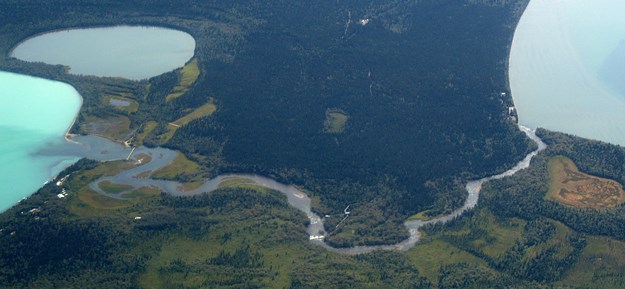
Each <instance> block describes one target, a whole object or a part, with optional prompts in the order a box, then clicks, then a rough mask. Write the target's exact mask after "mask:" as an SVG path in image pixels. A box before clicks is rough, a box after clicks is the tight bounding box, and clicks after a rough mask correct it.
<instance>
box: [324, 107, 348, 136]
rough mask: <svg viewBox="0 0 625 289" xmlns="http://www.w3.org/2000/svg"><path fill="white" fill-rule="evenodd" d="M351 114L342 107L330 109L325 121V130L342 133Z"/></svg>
mask: <svg viewBox="0 0 625 289" xmlns="http://www.w3.org/2000/svg"><path fill="white" fill-rule="evenodd" d="M348 119H349V116H348V115H347V113H345V112H344V111H343V110H341V109H328V110H327V111H326V119H325V121H324V122H323V131H325V132H327V133H342V132H343V131H344V130H345V124H347V120H348Z"/></svg>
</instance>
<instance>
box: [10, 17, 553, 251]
mask: <svg viewBox="0 0 625 289" xmlns="http://www.w3.org/2000/svg"><path fill="white" fill-rule="evenodd" d="M122 28H123V29H130V28H128V27H122ZM94 30H97V29H94ZM103 31H108V30H106V29H105V30H103ZM78 32H81V33H82V32H84V31H73V30H72V31H65V32H55V33H61V35H63V36H68V35H70V34H73V33H78ZM91 32H94V31H90V33H91ZM55 33H52V34H44V35H43V36H38V37H35V38H32V39H30V40H27V41H26V42H24V43H23V44H21V45H20V46H18V47H17V48H16V49H15V51H14V55H15V56H16V57H18V58H22V59H25V60H42V59H27V57H26V56H24V55H26V54H22V53H23V52H24V51H25V50H24V49H26V47H29V45H30V43H31V42H36V40H37V39H42V38H45V37H46V36H51V35H55ZM56 35H58V34H56ZM91 36H92V35H91ZM91 36H90V37H91ZM103 39H106V38H103ZM66 41H67V40H64V41H62V42H66ZM64 44H66V43H61V44H55V45H59V46H62V45H64ZM33 45H34V46H33V47H34V48H33V50H32V51H33V52H30V54H31V55H34V56H36V55H38V54H39V52H41V49H42V47H47V46H46V45H42V44H33ZM81 50H83V52H81V53H84V50H86V51H89V50H93V49H85V48H81ZM95 50H97V49H95ZM38 51H39V52H38ZM88 57H89V58H90V59H93V58H94V56H93V55H92V56H88ZM125 57H128V55H126V56H125ZM190 57H191V56H189V58H190ZM95 58H97V57H95ZM159 58H163V57H159ZM164 58H167V57H164ZM183 58H186V59H185V61H186V60H188V58H187V56H185V57H183ZM124 59H126V58H124ZM43 61H46V62H48V63H53V61H52V60H43ZM124 62H126V60H124ZM61 63H62V64H69V65H72V64H70V63H69V62H66V61H61ZM176 63H177V66H180V65H181V61H176ZM89 66H94V65H93V63H92V64H91V65H89ZM95 66H97V65H95ZM131 66H136V67H141V69H144V68H145V67H144V66H142V65H134V64H133V65H131ZM177 66H175V67H177ZM124 67H128V64H127V63H126V64H125V65H124ZM175 67H174V68H175ZM72 72H73V73H84V74H96V75H98V73H97V72H93V71H85V72H82V71H79V70H78V68H77V66H75V65H72ZM150 73H154V72H150ZM161 73H162V72H161ZM107 75H109V76H111V75H110V74H108V72H107ZM4 76H5V75H0V78H2V77H4ZM122 76H124V77H128V78H134V79H141V78H145V77H147V76H146V75H122ZM74 92H75V91H74ZM76 96H77V94H76V95H75V96H74V97H76ZM77 97H78V98H79V96H77ZM4 101H5V100H4V99H3V102H4ZM75 114H76V112H72V114H71V116H75ZM7 122H8V121H7ZM16 123H17V122H16ZM67 125H68V124H66V126H67ZM519 128H520V129H521V130H522V131H523V132H525V133H526V134H527V136H528V137H529V138H531V139H532V140H534V141H535V142H536V144H537V145H538V149H537V150H536V151H533V152H531V153H530V154H528V155H527V156H526V157H525V159H523V160H522V161H520V162H519V163H518V164H517V165H516V166H514V167H513V168H511V169H509V170H508V171H505V172H503V173H501V174H497V175H493V176H490V177H486V178H483V179H479V180H474V181H470V182H468V183H467V185H466V189H467V192H468V196H467V199H466V201H465V203H464V205H463V206H462V207H461V208H458V209H457V210H455V211H453V212H452V213H451V214H449V215H445V216H441V217H438V218H434V219H431V220H428V221H419V220H415V221H406V222H405V223H404V225H405V227H406V228H407V230H408V231H409V233H410V235H409V238H407V239H406V240H404V241H402V242H399V243H397V244H392V245H383V246H356V247H351V248H334V247H331V246H329V245H328V244H327V243H325V242H324V238H325V237H326V235H325V234H326V233H325V230H324V226H323V221H324V219H323V218H322V217H320V216H318V215H317V214H315V213H313V212H312V210H311V200H310V197H309V196H308V195H307V194H306V193H305V192H303V191H302V190H300V189H298V188H297V187H295V186H293V185H287V184H282V183H279V182H276V181H275V180H272V179H269V178H266V177H263V176H258V175H247V174H229V175H220V176H217V177H216V178H214V179H211V180H207V181H206V182H205V183H203V184H202V185H201V186H200V187H199V188H197V189H195V190H191V191H185V190H184V189H183V185H182V184H180V183H178V182H174V181H166V180H156V179H152V178H150V176H151V174H152V173H153V172H155V171H157V170H158V169H160V168H163V167H165V166H167V165H168V164H169V163H171V162H172V161H173V159H174V158H175V157H176V152H175V151H172V150H168V149H164V148H147V147H139V148H136V149H135V150H134V151H133V150H131V149H129V148H126V147H124V146H122V145H120V144H117V143H114V142H112V141H109V140H106V139H103V138H99V137H95V136H78V137H75V138H73V139H72V140H71V141H70V142H63V143H59V142H58V141H57V142H54V143H51V145H45V146H41V145H40V146H38V147H37V150H36V151H33V152H29V154H30V155H32V156H36V157H39V158H46V157H57V158H60V159H61V160H62V161H61V163H62V164H59V165H58V166H57V167H58V168H62V167H64V166H66V165H68V164H69V163H71V162H74V161H75V160H77V159H78V158H80V157H87V158H91V159H95V160H102V161H110V160H119V159H126V158H129V157H130V159H132V160H133V161H135V162H137V166H136V167H134V168H131V169H128V170H124V171H122V172H120V173H118V174H117V175H115V176H108V177H102V178H100V179H97V180H96V181H94V182H93V183H91V184H90V187H91V188H92V189H93V190H95V191H97V192H98V193H100V194H104V195H107V196H111V197H114V198H119V199H123V198H124V194H126V193H129V192H131V191H133V190H135V189H138V188H140V187H156V188H158V189H160V190H162V191H164V192H167V193H170V194H172V195H177V196H189V195H195V194H201V193H205V192H211V191H213V190H216V189H218V188H219V185H220V184H222V183H223V182H225V181H228V180H231V179H233V178H240V179H246V180H249V181H251V182H253V183H255V184H256V185H259V186H262V187H265V188H269V189H272V190H276V191H278V192H281V193H283V194H284V195H286V197H287V199H288V202H289V204H290V205H291V206H293V207H294V208H296V209H297V210H300V211H301V212H303V213H304V214H306V216H307V217H308V219H309V221H310V223H309V226H308V228H307V229H306V230H307V232H308V234H309V236H310V241H311V242H313V243H315V244H318V245H320V246H323V247H325V248H326V249H328V250H330V251H333V252H336V253H341V254H361V253H367V252H371V251H373V250H408V249H410V248H412V247H413V246H414V245H415V244H416V243H417V242H418V241H419V237H420V234H419V229H420V228H421V227H423V226H425V225H428V224H435V223H445V222H448V221H450V220H453V219H454V218H457V217H459V216H461V215H462V214H463V213H464V212H466V211H467V210H470V209H472V208H473V207H475V205H476V204H477V202H478V199H479V193H480V189H481V187H482V184H483V183H485V182H487V181H489V180H493V179H498V178H503V177H506V176H510V175H513V174H515V173H516V172H518V171H520V170H522V169H525V168H527V167H528V166H529V164H530V161H531V159H532V158H533V157H534V156H535V155H536V154H537V153H538V152H540V151H541V150H543V149H544V148H545V147H546V146H545V144H544V143H543V142H542V141H541V140H540V138H538V137H537V136H536V135H535V134H534V131H533V130H531V129H529V128H527V127H523V126H520V127H519ZM55 133H56V132H55ZM60 135H61V134H58V137H60ZM58 137H57V140H58ZM145 155H148V156H150V160H149V161H145V162H143V163H140V160H141V159H142V156H145ZM58 168H57V171H58ZM103 182H111V183H115V184H120V185H126V186H129V188H128V189H127V190H125V191H122V192H119V193H116V194H109V193H107V192H106V191H105V190H103V189H102V187H101V185H102V184H103ZM37 185H38V184H37Z"/></svg>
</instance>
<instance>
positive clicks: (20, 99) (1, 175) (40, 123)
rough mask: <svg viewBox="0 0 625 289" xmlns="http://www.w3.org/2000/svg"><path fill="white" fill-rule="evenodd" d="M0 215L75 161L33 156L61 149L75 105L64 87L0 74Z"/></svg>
mask: <svg viewBox="0 0 625 289" xmlns="http://www.w3.org/2000/svg"><path fill="white" fill-rule="evenodd" d="M0 103H1V104H2V105H0V139H2V142H0V192H1V193H0V211H4V210H5V209H7V208H8V207H10V206H11V205H13V204H15V202H17V201H18V200H20V199H21V198H23V197H26V196H28V195H30V194H32V193H33V192H34V191H36V190H37V189H39V188H40V187H41V185H42V184H43V183H44V182H45V181H47V180H49V179H50V177H52V176H54V175H55V174H57V173H59V172H60V171H61V170H63V169H64V168H65V167H66V166H68V165H69V164H71V163H73V162H75V161H76V160H78V158H76V157H71V156H70V157H68V156H55V155H39V154H38V152H39V151H40V150H41V149H42V148H46V147H55V146H59V145H63V144H64V143H65V140H64V139H63V135H64V134H65V132H66V131H67V129H68V127H69V126H70V125H71V123H72V121H73V120H74V117H75V116H76V114H77V113H78V110H79V108H80V105H81V98H80V96H79V95H78V92H76V90H75V89H74V88H73V87H71V86H70V85H68V84H65V83H61V82H56V81H50V80H46V79H42V78H35V77H30V76H25V75H19V74H14V73H7V72H0Z"/></svg>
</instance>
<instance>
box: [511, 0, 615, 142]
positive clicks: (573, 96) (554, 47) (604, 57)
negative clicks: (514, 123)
mask: <svg viewBox="0 0 625 289" xmlns="http://www.w3.org/2000/svg"><path fill="white" fill-rule="evenodd" d="M623 15H625V1H622V0H567V1H563V0H532V1H530V3H529V6H528V7H527V9H526V11H525V12H524V14H523V16H522V17H521V21H520V22H519V25H518V26H517V29H516V32H515V35H514V41H513V44H512V48H511V53H510V70H509V75H510V88H511V90H512V97H513V99H514V103H515V105H516V108H517V111H518V114H519V123H520V124H521V125H525V126H528V127H531V128H536V127H543V128H547V129H550V130H555V131H561V132H565V133H571V134H575V135H578V136H581V137H586V138H592V139H597V140H602V141H606V142H610V143H614V144H620V145H625V17H624V16H623Z"/></svg>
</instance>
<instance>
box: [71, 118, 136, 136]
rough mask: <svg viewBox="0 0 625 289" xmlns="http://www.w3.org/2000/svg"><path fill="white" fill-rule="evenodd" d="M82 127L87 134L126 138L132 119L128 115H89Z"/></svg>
mask: <svg viewBox="0 0 625 289" xmlns="http://www.w3.org/2000/svg"><path fill="white" fill-rule="evenodd" d="M80 128H81V130H82V131H83V132H84V133H86V134H93V135H100V136H103V137H106V138H109V139H113V140H125V138H126V137H127V136H128V134H129V133H130V119H129V118H128V117H127V116H113V117H107V118H99V117H95V116H88V117H86V118H85V121H84V122H83V123H82V124H81V125H80Z"/></svg>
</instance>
